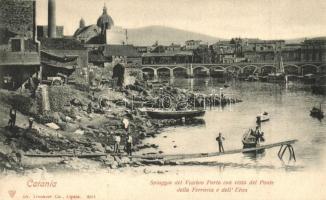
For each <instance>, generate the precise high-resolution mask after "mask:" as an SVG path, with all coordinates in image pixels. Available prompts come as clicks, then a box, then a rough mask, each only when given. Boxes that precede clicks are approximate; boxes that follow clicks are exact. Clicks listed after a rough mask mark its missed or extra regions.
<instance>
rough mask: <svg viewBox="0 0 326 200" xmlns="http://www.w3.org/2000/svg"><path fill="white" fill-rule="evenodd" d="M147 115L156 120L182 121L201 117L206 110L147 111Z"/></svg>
mask: <svg viewBox="0 0 326 200" xmlns="http://www.w3.org/2000/svg"><path fill="white" fill-rule="evenodd" d="M146 113H147V114H148V116H150V117H152V118H156V119H181V118H183V117H184V118H194V117H201V116H203V115H204V114H205V110H146Z"/></svg>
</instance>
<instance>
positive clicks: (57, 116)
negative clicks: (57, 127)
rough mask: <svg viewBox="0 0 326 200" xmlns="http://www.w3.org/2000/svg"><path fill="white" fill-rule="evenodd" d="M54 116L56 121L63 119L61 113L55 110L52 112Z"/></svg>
mask: <svg viewBox="0 0 326 200" xmlns="http://www.w3.org/2000/svg"><path fill="white" fill-rule="evenodd" d="M52 118H53V120H54V121H55V122H60V121H61V117H60V114H59V113H58V112H54V113H52Z"/></svg>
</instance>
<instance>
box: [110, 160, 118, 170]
mask: <svg viewBox="0 0 326 200" xmlns="http://www.w3.org/2000/svg"><path fill="white" fill-rule="evenodd" d="M118 166H119V164H118V162H117V161H113V162H112V164H111V166H110V167H111V169H117V168H118Z"/></svg>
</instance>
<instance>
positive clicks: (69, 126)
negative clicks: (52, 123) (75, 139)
mask: <svg viewBox="0 0 326 200" xmlns="http://www.w3.org/2000/svg"><path fill="white" fill-rule="evenodd" d="M78 128H79V126H78V125H77V124H72V123H66V124H65V126H64V129H63V130H64V131H68V132H74V131H76V130H77V129H78Z"/></svg>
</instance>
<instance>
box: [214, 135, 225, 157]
mask: <svg viewBox="0 0 326 200" xmlns="http://www.w3.org/2000/svg"><path fill="white" fill-rule="evenodd" d="M223 140H225V138H224V137H223V136H222V133H219V134H218V137H217V138H216V141H217V142H218V150H219V152H222V153H224V147H223Z"/></svg>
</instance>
